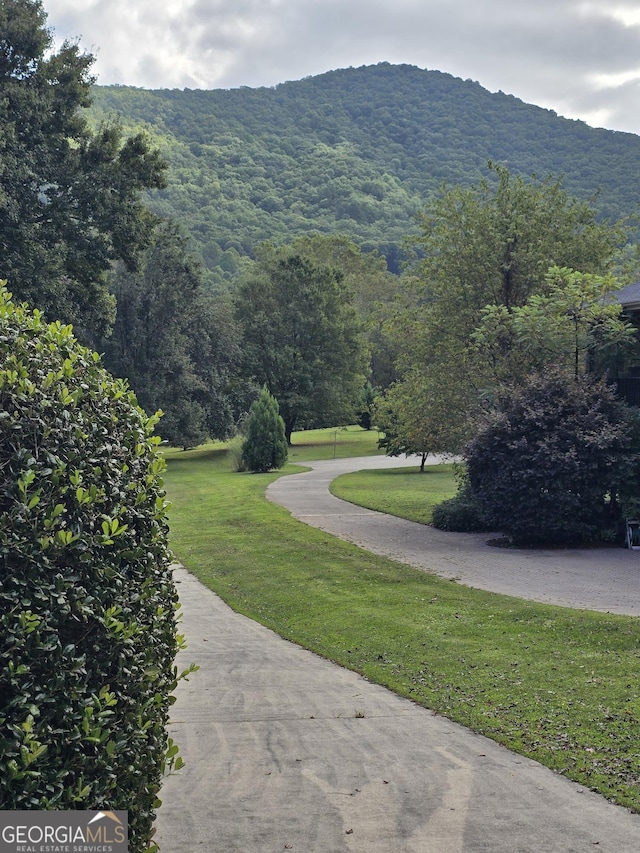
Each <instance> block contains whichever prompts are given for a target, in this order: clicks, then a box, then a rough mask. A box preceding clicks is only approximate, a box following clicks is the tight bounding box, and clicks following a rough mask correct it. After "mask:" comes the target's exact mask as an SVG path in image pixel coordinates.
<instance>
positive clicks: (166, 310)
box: [101, 222, 240, 447]
mask: <svg viewBox="0 0 640 853" xmlns="http://www.w3.org/2000/svg"><path fill="white" fill-rule="evenodd" d="M112 289H113V293H114V295H115V296H116V299H117V306H118V307H117V315H116V320H115V325H114V328H113V333H112V335H111V336H110V337H109V338H106V339H104V340H103V341H102V343H101V349H103V351H104V357H105V364H106V365H107V367H108V369H109V370H111V372H112V373H114V374H115V375H116V376H121V377H123V378H126V379H128V381H129V383H130V385H131V387H132V388H133V389H134V391H135V392H136V395H137V397H138V401H139V403H140V405H141V406H142V407H143V408H144V409H145V410H146V411H147V412H148V413H150V414H152V413H153V412H155V411H157V410H158V409H161V410H162V412H163V413H164V414H163V417H162V419H161V421H160V425H159V427H158V429H159V432H160V434H161V435H162V437H163V438H164V439H165V440H167V441H169V442H170V443H171V444H174V445H176V446H182V447H193V446H195V445H197V444H201V443H202V442H204V441H206V440H207V439H208V438H226V437H227V436H228V434H229V432H230V430H231V429H232V427H233V423H234V411H233V409H234V406H233V400H232V393H231V386H232V383H233V382H234V380H235V374H236V371H237V367H238V363H239V359H240V349H239V346H238V334H237V327H236V323H235V321H234V318H233V313H232V308H231V305H230V303H228V302H227V301H226V300H224V299H222V298H216V297H214V296H211V295H210V294H208V293H207V292H206V291H205V290H204V288H203V286H202V281H201V270H200V267H199V265H198V264H197V263H196V262H195V261H194V259H193V257H192V256H191V255H190V253H189V251H188V246H187V238H186V236H185V235H184V234H183V233H182V232H181V230H180V228H179V226H178V225H176V224H175V223H172V222H166V223H163V224H162V225H160V226H158V228H157V230H156V232H155V236H154V240H153V244H152V246H151V247H150V248H149V249H148V250H147V251H146V252H145V253H144V255H143V257H142V260H141V268H140V270H139V271H138V272H129V271H127V269H126V268H125V266H124V265H123V264H120V265H119V266H118V267H117V268H116V270H115V272H114V274H113V277H112Z"/></svg>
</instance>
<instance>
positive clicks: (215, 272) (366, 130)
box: [91, 63, 640, 286]
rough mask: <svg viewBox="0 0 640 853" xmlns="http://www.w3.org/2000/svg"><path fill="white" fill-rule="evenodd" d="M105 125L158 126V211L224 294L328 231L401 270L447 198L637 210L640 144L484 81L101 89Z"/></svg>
mask: <svg viewBox="0 0 640 853" xmlns="http://www.w3.org/2000/svg"><path fill="white" fill-rule="evenodd" d="M93 95H94V104H93V107H92V115H91V120H92V121H101V120H103V119H105V118H108V117H110V116H113V115H114V114H118V115H119V116H120V119H121V121H122V123H123V125H124V127H125V129H131V128H133V127H135V128H139V127H140V126H143V127H145V128H146V129H147V130H148V132H149V133H150V134H151V136H152V138H153V141H154V143H155V144H157V145H158V146H159V147H160V149H161V151H162V153H163V154H164V156H165V157H166V158H167V159H168V161H169V164H170V174H169V185H168V187H167V188H166V189H164V190H161V191H154V192H153V193H151V194H150V196H149V200H150V201H149V203H150V206H151V207H152V208H153V209H154V210H155V211H157V212H158V213H161V214H163V215H167V216H169V215H170V216H172V217H174V218H176V219H177V220H179V221H180V222H182V223H183V225H184V226H185V227H186V228H187V229H188V231H189V233H190V234H191V236H192V237H193V239H194V241H195V245H196V248H197V250H198V251H199V253H200V254H201V256H202V259H203V261H204V263H205V266H206V267H207V269H208V270H209V275H208V279H209V281H210V283H212V284H214V285H216V286H223V285H224V283H225V282H227V281H229V280H231V279H232V278H233V276H234V274H235V273H236V272H237V271H238V268H239V267H240V266H241V265H242V258H243V257H246V256H251V255H252V253H253V250H254V247H255V246H256V245H257V244H258V243H260V242H262V241H264V240H272V241H274V242H276V243H281V242H284V241H286V240H289V239H291V238H292V237H293V236H295V235H299V234H304V233H309V232H313V231H319V232H321V233H343V234H347V235H349V236H350V237H352V238H353V239H354V240H355V241H356V242H357V243H359V244H360V245H362V246H364V247H365V248H378V249H380V251H381V252H382V253H383V254H384V255H385V256H386V257H387V259H388V263H389V266H390V268H391V269H395V268H397V263H398V259H399V257H400V255H401V244H402V241H403V238H404V237H406V236H407V235H408V234H410V233H412V232H413V231H414V228H415V225H414V216H415V214H416V212H417V211H419V210H421V209H423V208H424V206H425V205H426V204H427V203H428V200H429V198H430V197H431V196H432V195H433V193H434V192H435V191H436V190H437V188H438V187H439V185H440V184H441V183H442V182H443V181H446V182H447V183H448V184H449V185H453V184H463V185H469V184H474V183H477V182H478V180H479V179H480V178H481V177H487V178H488V179H489V180H491V174H490V172H489V170H488V169H487V162H488V161H489V160H492V161H494V162H496V163H499V164H503V165H505V166H507V167H508V168H509V169H510V171H511V172H512V173H513V174H519V175H524V176H531V175H533V174H535V175H537V176H538V177H539V178H545V177H547V176H548V175H553V176H554V177H562V178H563V181H564V187H565V188H566V189H567V191H568V192H569V193H570V194H572V195H575V196H577V197H578V198H582V199H592V198H593V197H594V195H595V194H596V193H599V195H598V197H597V198H596V200H595V202H594V206H595V208H596V209H597V211H598V213H599V215H601V216H602V217H606V218H618V217H621V216H627V215H632V214H634V213H636V212H637V210H638V207H639V202H640V137H638V136H636V135H634V134H628V133H619V132H614V131H607V130H598V129H593V128H591V127H589V126H588V125H586V124H585V123H584V122H580V121H570V120H567V119H563V118H560V117H559V116H557V115H556V114H555V113H554V112H552V111H549V110H544V109H541V108H539V107H535V106H531V105H528V104H525V103H523V102H522V101H520V100H518V99H517V98H514V97H512V96H509V95H505V94H503V93H501V92H500V93H497V94H492V93H490V92H488V91H487V90H485V89H483V88H482V87H481V86H480V85H479V84H478V83H475V82H473V81H471V80H467V81H463V80H460V79H458V78H455V77H452V76H451V75H449V74H443V73H440V72H437V71H424V70H421V69H418V68H415V67H413V66H408V65H401V66H394V65H390V64H388V63H382V64H379V65H375V66H367V67H362V68H349V69H345V70H341V71H332V72H329V73H327V74H322V75H319V76H317V77H310V78H307V79H304V80H300V81H296V82H288V83H283V84H281V85H278V86H276V87H273V88H260V89H250V88H240V89H233V90H221V89H219V90H213V91H200V90H183V91H182V90H159V91H147V90H143V89H136V88H130V87H122V86H110V87H100V86H98V87H95V88H94V92H93Z"/></svg>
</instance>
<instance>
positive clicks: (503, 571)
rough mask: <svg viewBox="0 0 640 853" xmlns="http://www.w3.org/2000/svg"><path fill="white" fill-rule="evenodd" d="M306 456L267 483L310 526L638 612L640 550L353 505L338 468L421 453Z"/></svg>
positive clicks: (489, 586) (497, 579) (436, 566)
mask: <svg viewBox="0 0 640 853" xmlns="http://www.w3.org/2000/svg"><path fill="white" fill-rule="evenodd" d="M437 461H439V459H438V458H437V457H434V458H432V459H430V460H429V462H430V464H434V463H435V462H437ZM307 464H308V465H309V466H310V467H311V469H312V470H310V471H305V472H303V473H300V474H292V475H290V476H288V477H280V478H279V479H278V480H276V481H275V482H273V483H272V484H271V485H270V486H269V488H268V490H267V497H268V498H269V499H270V500H272V501H273V502H274V503H278V504H280V505H282V506H284V507H286V508H287V509H288V510H289V511H290V512H291V514H292V515H293V516H294V517H295V518H297V519H299V520H300V521H303V522H305V523H306V524H309V525H311V526H312V527H318V528H320V529H321V530H325V531H327V532H328V533H332V534H333V535H334V536H338V537H340V538H341V539H346V540H347V541H349V542H353V543H354V544H356V545H359V546H361V547H362V548H366V549H367V550H368V551H372V552H373V553H375V554H381V555H382V556H384V557H390V558H391V559H394V560H398V561H400V562H404V563H408V564H409V565H412V566H415V567H416V568H419V569H424V570H425V571H429V572H433V573H434V574H437V575H439V576H440V577H444V578H450V579H452V580H456V581H458V582H459V583H462V584H465V586H470V587H476V588H479V589H486V590H490V591H492V592H499V593H503V594H505V595H512V596H515V597H517V598H526V599H529V600H531V601H539V602H544V603H547V604H558V605H561V606H562V607H573V608H577V609H580V610H600V611H604V612H607V613H619V614H626V615H629V616H640V551H630V550H628V549H626V548H589V549H571V550H551V549H549V550H531V551H524V550H516V549H504V548H496V547H494V546H491V545H487V539H488V538H490V536H489V535H487V534H486V533H446V532H444V531H441V530H436V529H434V528H432V527H428V526H426V525H423V524H416V523H415V522H412V521H405V520H404V519H400V518H394V517H393V516H390V515H386V514H384V513H380V512H373V511H372V510H368V509H364V508H362V507H358V506H355V505H354V504H350V503H347V502H346V501H342V500H339V499H338V498H336V497H334V496H333V495H332V494H331V493H330V492H329V484H330V483H331V481H332V480H333V479H335V478H336V477H338V476H339V475H340V474H344V473H347V472H350V471H360V470H363V469H365V468H381V467H390V468H397V467H400V466H404V465H407V466H411V465H413V466H415V465H416V464H417V462H416V460H415V459H405V458H399V459H394V458H388V457H380V456H370V457H362V458H358V459H335V460H326V461H322V462H310V463H307ZM427 476H428V475H427Z"/></svg>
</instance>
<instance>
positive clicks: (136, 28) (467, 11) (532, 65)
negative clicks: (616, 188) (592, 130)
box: [44, 0, 640, 133]
mask: <svg viewBox="0 0 640 853" xmlns="http://www.w3.org/2000/svg"><path fill="white" fill-rule="evenodd" d="M44 5H45V9H46V11H47V12H48V14H49V23H50V25H51V26H52V27H53V28H54V29H55V31H56V35H57V36H58V37H59V38H62V37H71V38H74V37H76V36H78V37H80V39H81V44H82V46H83V47H84V48H85V49H87V50H89V51H91V52H92V53H96V54H97V62H96V65H95V71H96V73H97V75H98V82H99V83H102V84H108V83H121V84H129V85H134V86H142V87H145V88H183V87H188V88H204V89H209V88H218V87H225V88H228V87H236V86H243V85H247V86H260V85H266V86H272V85H275V84H277V83H280V82H284V81H285V80H295V79H300V78H301V77H305V76H309V75H312V74H319V73H322V72H325V71H329V70H331V69H333V68H344V67H348V66H359V65H367V64H373V63H376V62H381V61H388V62H393V63H408V64H412V65H417V66H419V67H421V68H431V69H438V70H441V71H446V72H449V73H451V74H454V75H455V76H459V77H462V78H471V79H473V80H477V81H478V82H480V83H481V85H483V86H485V87H486V88H488V89H491V90H492V91H497V90H498V89H501V90H502V91H504V92H507V93H509V94H514V95H516V96H517V97H520V98H522V99H523V100H525V101H528V102H530V103H535V104H538V105H540V106H544V107H547V108H551V109H554V110H556V112H558V113H560V114H561V115H567V116H569V117H580V118H582V119H584V120H586V121H589V122H590V123H596V124H598V123H604V124H607V123H609V126H612V127H615V128H616V129H619V130H631V131H633V132H639V133H640V89H639V87H638V57H639V56H640V9H638V4H637V2H633V3H628V2H627V3H624V2H618V3H614V5H605V4H604V3H603V2H600V3H597V4H596V3H595V2H580V0H536V2H532V0H233V2H230V0H164V2H162V3H159V2H158V0H45V2H44ZM605 95H606V98H607V100H606V101H603V97H605ZM613 122H615V124H613Z"/></svg>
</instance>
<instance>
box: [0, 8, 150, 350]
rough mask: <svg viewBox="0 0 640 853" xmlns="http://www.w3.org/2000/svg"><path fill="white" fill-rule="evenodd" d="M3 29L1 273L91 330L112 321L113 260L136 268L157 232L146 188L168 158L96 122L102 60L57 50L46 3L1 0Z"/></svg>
mask: <svg viewBox="0 0 640 853" xmlns="http://www.w3.org/2000/svg"><path fill="white" fill-rule="evenodd" d="M0 34H1V35H0V151H1V152H2V169H1V170H0V275H2V276H3V277H6V278H7V279H8V283H9V287H10V288H11V291H12V292H13V294H14V296H15V298H16V299H25V300H27V301H29V302H30V303H31V304H32V305H33V306H34V307H37V308H40V309H41V310H43V311H44V312H45V314H46V315H47V316H48V317H50V318H51V319H54V318H58V319H61V320H63V321H65V322H73V323H74V325H75V329H76V333H77V334H79V335H81V336H83V337H85V338H87V337H91V336H92V335H95V334H97V333H100V332H104V331H105V330H106V329H107V328H108V327H109V325H110V323H111V321H112V320H113V313H114V304H113V299H112V298H111V296H110V295H109V292H108V288H107V284H106V278H105V273H106V271H107V270H108V269H109V266H110V264H111V262H112V261H113V260H115V259H120V260H122V261H123V262H124V263H126V264H127V266H128V267H129V268H132V267H134V266H135V261H136V253H137V250H138V249H139V248H140V247H141V246H144V245H145V243H146V241H147V239H148V236H149V233H150V229H151V227H152V223H153V218H152V217H151V215H150V214H149V213H148V211H147V209H146V208H145V206H144V204H143V200H142V196H141V194H142V192H143V191H144V190H146V189H149V188H152V187H155V188H159V187H161V186H164V183H165V163H164V161H163V160H162V158H161V157H160V155H159V153H158V151H156V150H155V149H153V148H152V147H151V146H150V143H149V140H148V138H147V136H146V135H145V134H144V133H142V132H137V133H135V134H134V135H132V136H130V137H128V138H125V137H124V134H123V131H122V128H121V126H120V125H119V124H118V122H117V121H113V120H112V121H108V122H105V123H104V124H102V125H100V126H99V127H98V128H97V130H96V131H95V132H92V131H91V130H90V128H89V124H88V122H87V119H86V110H85V108H87V107H88V106H89V104H90V102H91V86H92V84H93V82H94V81H93V78H92V77H91V73H90V70H91V65H92V63H93V57H92V56H91V55H89V54H86V53H82V52H81V51H80V49H79V48H78V46H77V44H72V43H70V42H65V43H64V44H63V45H62V47H61V48H60V49H59V50H58V51H57V52H56V51H53V50H52V42H53V40H52V36H51V33H50V31H49V30H48V29H47V26H46V14H45V12H44V10H43V7H42V3H41V2H40V0H3V2H2V3H0ZM83 110H85V111H84V112H83Z"/></svg>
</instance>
